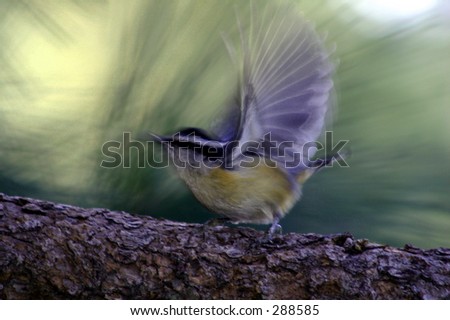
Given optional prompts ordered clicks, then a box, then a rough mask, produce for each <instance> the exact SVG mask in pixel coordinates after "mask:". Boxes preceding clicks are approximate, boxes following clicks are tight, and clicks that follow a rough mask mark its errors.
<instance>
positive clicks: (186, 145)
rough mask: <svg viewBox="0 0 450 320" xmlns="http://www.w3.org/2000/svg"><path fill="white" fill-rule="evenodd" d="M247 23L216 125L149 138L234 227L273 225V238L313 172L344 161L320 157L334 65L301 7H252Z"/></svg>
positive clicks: (241, 28) (197, 194)
mask: <svg viewBox="0 0 450 320" xmlns="http://www.w3.org/2000/svg"><path fill="white" fill-rule="evenodd" d="M248 20H249V21H246V22H245V23H243V22H242V21H241V19H239V18H237V27H238V28H237V29H238V31H239V40H238V42H240V48H238V49H236V48H235V46H233V44H232V43H231V41H230V40H229V39H227V38H226V36H224V37H223V38H224V42H225V48H226V49H227V51H228V53H229V55H230V57H231V61H232V63H233V64H234V66H235V67H236V69H237V73H238V74H239V76H238V81H237V87H236V92H235V95H234V97H233V103H232V104H230V105H229V106H226V108H224V110H225V111H224V116H223V119H221V120H220V121H219V124H216V128H214V129H215V130H212V131H209V132H208V131H206V130H204V129H200V128H194V127H186V128H183V129H181V130H179V131H178V132H176V133H174V134H169V135H158V134H154V133H151V135H152V137H153V139H154V140H155V141H157V142H159V143H161V144H163V145H164V146H166V150H167V152H168V154H169V158H170V159H171V160H172V164H173V166H174V167H175V168H176V171H177V173H178V175H179V177H180V178H181V179H182V180H184V182H185V183H186V185H187V186H188V188H189V189H190V190H191V191H192V193H193V194H194V196H195V197H196V198H197V199H198V200H199V202H200V203H202V204H203V205H204V206H205V207H206V208H207V209H209V210H210V211H212V212H214V213H217V214H219V215H221V216H222V218H223V220H226V221H229V222H231V223H234V224H239V223H251V224H266V225H270V227H269V229H268V234H269V236H270V237H272V236H273V235H274V234H276V233H280V232H281V231H280V230H281V226H280V225H279V222H280V220H281V219H282V218H283V217H284V216H285V215H286V214H287V213H288V212H289V211H290V210H291V209H292V207H293V206H294V204H295V203H296V202H297V201H298V200H299V199H300V197H301V195H302V186H303V184H304V183H305V182H306V181H307V180H308V178H309V177H311V175H313V174H314V173H315V172H317V171H318V170H319V169H321V168H323V167H325V166H328V165H331V164H332V163H333V162H334V161H335V160H337V159H338V158H339V155H332V156H328V157H325V158H317V159H314V158H313V157H314V155H315V153H316V152H317V146H316V140H317V139H318V138H319V136H320V135H321V134H322V133H323V131H324V128H325V127H326V123H327V121H328V120H327V119H329V115H330V114H331V112H332V109H333V103H332V99H331V98H332V92H333V73H334V63H333V62H332V61H331V58H330V56H331V50H328V49H327V48H326V47H325V45H324V40H323V39H322V37H320V36H319V35H318V34H317V33H316V31H315V29H314V27H313V26H312V24H311V23H310V22H309V21H307V20H306V19H305V18H304V17H303V15H302V14H300V13H299V12H298V10H295V9H294V8H292V7H286V8H284V9H283V8H282V9H279V8H278V9H277V10H266V11H265V12H264V13H261V14H259V12H257V11H256V10H251V14H250V18H249V19H248ZM220 219H221V218H219V220H220Z"/></svg>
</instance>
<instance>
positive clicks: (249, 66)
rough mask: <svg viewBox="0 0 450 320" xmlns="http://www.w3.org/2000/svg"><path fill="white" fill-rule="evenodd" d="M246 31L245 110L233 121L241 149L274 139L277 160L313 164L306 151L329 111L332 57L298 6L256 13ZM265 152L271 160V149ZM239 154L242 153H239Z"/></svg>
mask: <svg viewBox="0 0 450 320" xmlns="http://www.w3.org/2000/svg"><path fill="white" fill-rule="evenodd" d="M240 29H241V43H242V44H241V47H242V50H241V51H242V59H241V61H242V66H241V68H242V76H241V80H240V81H241V85H240V88H239V91H240V92H239V94H238V100H239V104H240V106H239V107H240V108H239V114H238V116H236V114H234V115H232V116H230V118H229V119H230V120H231V119H232V118H233V117H234V118H235V120H234V121H235V122H234V123H235V127H234V128H235V129H233V130H234V132H233V136H234V138H235V139H236V140H238V141H239V144H240V145H241V146H242V145H245V144H246V143H247V142H249V141H256V142H260V141H264V140H266V141H267V140H268V139H270V145H271V146H274V147H275V148H271V149H270V150H272V151H270V156H271V157H272V159H274V160H276V161H278V162H280V161H284V162H286V161H287V162H289V161H293V163H297V165H296V166H295V168H296V170H295V171H298V169H299V168H301V167H303V168H304V166H302V163H303V164H305V163H307V161H306V159H305V158H306V157H307V154H306V151H307V148H305V147H308V146H314V145H315V144H314V141H316V140H317V139H318V137H319V135H320V134H321V132H322V130H323V127H324V122H325V117H326V114H327V111H328V109H329V96H330V92H331V90H332V87H333V82H332V71H333V66H332V64H331V63H330V62H329V59H328V58H329V54H328V52H327V50H325V48H324V46H323V44H322V42H321V40H320V38H319V37H318V36H317V35H316V34H315V32H314V30H313V28H312V26H311V25H310V24H309V23H308V22H306V21H305V20H304V18H303V17H302V16H301V15H300V14H298V13H296V12H295V10H293V8H289V9H280V10H278V11H277V12H273V11H266V12H265V14H263V15H262V16H258V17H256V16H255V15H254V14H253V15H252V17H251V19H250V23H249V25H248V26H247V27H243V26H240ZM236 121H237V123H236ZM227 134H228V135H229V133H227ZM280 150H281V151H282V152H283V154H280V152H279V151H280ZM310 151H312V153H314V152H315V149H314V148H311V149H310ZM240 152H241V153H242V150H241V151H240ZM263 152H264V155H265V156H268V154H267V149H265V151H263ZM238 156H239V152H235V153H234V154H233V157H238ZM310 156H311V154H310ZM299 160H301V161H302V163H298V161H299Z"/></svg>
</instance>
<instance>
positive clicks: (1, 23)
mask: <svg viewBox="0 0 450 320" xmlns="http://www.w3.org/2000/svg"><path fill="white" fill-rule="evenodd" d="M358 2H359V1H358ZM361 2H362V1H361ZM372 2H373V1H372ZM267 3H268V1H254V2H253V4H254V5H255V6H258V10H261V11H262V10H264V7H265V6H266V5H267ZM273 3H275V6H283V5H285V3H286V2H285V1H281V0H280V1H270V4H272V5H273ZM354 3H355V1H344V0H329V1H325V0H323V1H317V0H304V1H294V5H295V6H296V7H297V8H298V9H299V11H302V12H303V14H304V16H305V17H306V18H307V19H308V20H311V21H312V22H313V23H314V24H315V26H316V29H317V31H318V32H319V34H321V35H323V36H324V37H325V39H326V45H327V47H328V48H329V49H330V50H332V49H333V48H334V47H336V50H335V51H334V54H333V55H332V57H333V60H334V62H335V63H336V65H337V72H336V77H335V84H336V101H337V109H336V112H335V115H334V118H335V121H334V125H333V126H332V130H333V132H334V137H335V140H338V139H346V140H350V142H349V147H350V149H351V152H352V156H351V157H350V158H349V159H348V162H349V164H350V168H339V167H335V168H331V169H327V170H323V171H321V172H320V173H319V174H317V176H315V177H313V178H312V179H311V180H310V181H308V183H307V184H306V185H305V188H304V195H303V199H302V201H301V202H299V203H298V205H297V206H296V207H295V208H294V209H293V210H292V212H291V213H290V214H289V215H288V216H287V217H286V218H285V219H284V220H282V225H283V227H284V232H302V233H306V232H315V233H326V234H329V233H338V232H351V233H352V234H354V235H355V236H356V237H359V238H368V239H370V240H372V241H376V242H380V243H387V244H390V245H396V246H401V245H403V244H405V243H410V244H413V245H416V246H420V247H437V246H444V247H450V76H449V75H450V37H449V34H450V23H449V21H450V7H449V6H448V4H447V1H446V0H442V1H437V2H436V4H435V6H434V7H433V8H432V9H431V10H429V11H427V12H426V13H424V14H417V15H413V16H407V17H406V16H405V17H400V18H398V17H389V16H388V14H386V17H385V18H382V17H381V18H380V17H374V16H370V15H368V13H367V12H366V13H363V12H362V11H359V10H357V9H355V7H354ZM407 4H408V1H405V5H407ZM249 11H250V5H249V2H247V1H219V0H217V1H206V0H195V1H194V0H191V1H181V0H172V1H159V0H154V1H150V0H146V1H144V0H142V1H58V2H47V1H19V0H0V120H1V121H0V192H4V193H7V194H10V195H23V196H30V197H36V198H42V199H47V200H52V201H57V202H64V203H69V204H74V205H79V206H84V207H107V208H111V209H117V210H124V211H128V212H133V213H138V214H143V215H152V216H157V217H164V218H168V219H174V220H178V221H187V222H204V221H206V220H207V219H209V218H211V217H213V215H212V214H210V213H208V211H207V210H206V209H204V208H203V207H202V206H201V205H200V204H199V203H197V201H196V200H195V199H194V198H193V196H192V195H191V194H190V193H189V192H188V191H187V189H186V188H185V186H184V185H183V184H182V182H180V181H179V180H178V179H177V178H176V176H175V175H174V172H173V170H171V169H167V168H166V169H154V168H153V169H152V168H149V167H148V166H146V168H138V167H137V163H138V160H139V159H138V158H137V148H134V149H133V148H132V151H131V154H126V155H125V156H126V157H128V156H129V157H130V158H129V159H130V160H131V168H122V167H119V168H114V169H106V168H101V167H100V163H101V161H102V160H105V157H104V156H103V155H102V153H101V148H102V145H103V144H104V143H105V142H107V141H110V140H117V141H121V140H122V136H123V133H124V132H131V137H132V138H133V139H138V138H139V139H146V138H147V136H146V133H147V132H149V131H150V132H157V133H170V132H171V131H174V130H176V129H178V128H180V127H186V126H195V127H201V128H205V129H208V128H210V127H211V124H214V123H215V122H217V118H218V117H219V116H220V114H221V111H222V110H223V109H224V108H226V106H227V105H229V104H230V103H232V101H231V100H232V98H233V92H234V91H235V89H236V86H237V83H236V79H237V75H236V68H235V66H234V65H233V63H232V61H231V59H230V58H229V55H228V53H227V50H226V47H225V45H224V41H223V39H222V36H223V37H225V38H227V39H229V41H230V42H232V43H234V44H235V45H237V44H238V39H237V37H238V33H237V27H236V24H237V23H236V21H237V18H236V17H237V16H238V17H240V19H246V18H248V14H249ZM145 151H146V152H145V153H146V154H148V155H149V156H152V155H153V156H154V157H156V158H158V157H160V156H161V155H160V154H159V153H158V152H155V153H154V154H153V153H152V152H147V151H148V150H145Z"/></svg>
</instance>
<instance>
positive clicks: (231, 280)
mask: <svg viewBox="0 0 450 320" xmlns="http://www.w3.org/2000/svg"><path fill="white" fill-rule="evenodd" d="M0 298H1V299H36V298H46V299H105V298H106V299H116V298H119V299H197V298H199V299H255V298H262V299H449V298H450V249H432V250H421V249H418V248H414V247H412V246H406V247H405V248H403V249H398V248H392V247H388V246H383V245H379V244H375V243H370V242H369V241H367V240H355V239H354V238H353V237H352V236H351V235H349V234H337V235H329V236H323V235H317V234H292V233H291V234H286V235H284V236H280V237H278V238H276V239H273V240H272V241H268V239H267V237H266V235H265V234H264V233H262V232H259V231H256V230H252V229H249V228H231V227H225V226H219V227H209V226H203V225H199V224H187V223H178V222H172V221H168V220H159V219H154V218H150V217H144V216H136V215H131V214H128V213H125V212H117V211H109V210H106V209H82V208H78V207H74V206H69V205H63V204H55V203H51V202H47V201H40V200H34V199H28V198H22V197H10V196H6V195H3V194H0Z"/></svg>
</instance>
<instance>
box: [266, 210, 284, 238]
mask: <svg viewBox="0 0 450 320" xmlns="http://www.w3.org/2000/svg"><path fill="white" fill-rule="evenodd" d="M279 221H280V215H279V214H275V217H274V218H273V221H272V225H271V226H270V228H269V230H268V231H267V233H268V235H269V240H271V239H272V237H273V236H274V235H275V234H282V233H283V228H282V227H281V226H280V225H279V224H278V222H279Z"/></svg>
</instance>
